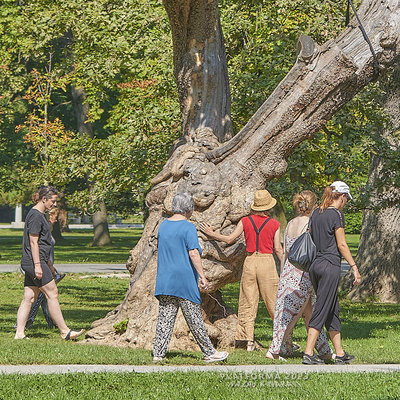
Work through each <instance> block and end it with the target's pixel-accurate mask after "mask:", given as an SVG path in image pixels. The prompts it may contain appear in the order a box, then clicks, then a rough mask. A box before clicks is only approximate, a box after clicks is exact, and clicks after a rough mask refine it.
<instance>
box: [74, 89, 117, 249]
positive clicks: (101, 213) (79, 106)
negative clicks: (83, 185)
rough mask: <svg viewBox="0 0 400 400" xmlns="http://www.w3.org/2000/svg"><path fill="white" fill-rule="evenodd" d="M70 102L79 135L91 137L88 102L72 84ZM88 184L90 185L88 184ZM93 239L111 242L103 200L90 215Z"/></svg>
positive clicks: (94, 243) (96, 242)
mask: <svg viewBox="0 0 400 400" xmlns="http://www.w3.org/2000/svg"><path fill="white" fill-rule="evenodd" d="M71 92H72V102H73V105H74V110H75V116H76V125H77V128H78V132H79V133H80V134H81V135H88V136H90V137H91V138H92V137H93V126H92V124H91V123H90V122H88V115H89V104H88V103H86V93H85V91H84V89H83V88H82V87H79V88H78V87H76V86H72V88H71ZM89 186H90V185H89ZM92 222H93V241H92V246H100V247H101V246H110V245H111V244H112V241H111V236H110V232H109V230H108V221H107V208H106V204H105V203H104V201H100V202H99V209H98V210H97V211H96V212H94V213H93V215H92Z"/></svg>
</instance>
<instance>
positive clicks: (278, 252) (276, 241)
mask: <svg viewBox="0 0 400 400" xmlns="http://www.w3.org/2000/svg"><path fill="white" fill-rule="evenodd" d="M274 248H275V253H276V255H277V256H278V258H279V261H280V262H281V264H282V259H283V248H282V245H281V228H278V229H277V230H276V232H275V235H274Z"/></svg>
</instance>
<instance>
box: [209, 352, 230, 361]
mask: <svg viewBox="0 0 400 400" xmlns="http://www.w3.org/2000/svg"><path fill="white" fill-rule="evenodd" d="M228 356H229V353H228V352H227V351H216V352H215V353H214V354H213V355H212V356H206V357H204V361H205V362H206V363H212V362H217V361H223V360H225V359H226V358H228Z"/></svg>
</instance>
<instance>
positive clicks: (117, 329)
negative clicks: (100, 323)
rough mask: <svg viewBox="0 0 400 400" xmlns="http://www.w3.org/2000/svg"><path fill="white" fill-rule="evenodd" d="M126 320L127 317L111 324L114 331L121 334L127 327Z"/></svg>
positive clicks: (127, 320)
mask: <svg viewBox="0 0 400 400" xmlns="http://www.w3.org/2000/svg"><path fill="white" fill-rule="evenodd" d="M128 322H129V318H128V319H124V320H123V321H120V322H118V323H116V324H114V325H113V328H114V331H115V332H116V333H118V334H120V335H122V334H123V333H125V332H126V329H127V327H128Z"/></svg>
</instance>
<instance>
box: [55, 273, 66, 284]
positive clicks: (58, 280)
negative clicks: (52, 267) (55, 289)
mask: <svg viewBox="0 0 400 400" xmlns="http://www.w3.org/2000/svg"><path fill="white" fill-rule="evenodd" d="M64 277H65V274H59V273H58V272H57V274H56V279H55V281H56V283H58V282H60V281H61V279H62V278H64Z"/></svg>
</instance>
